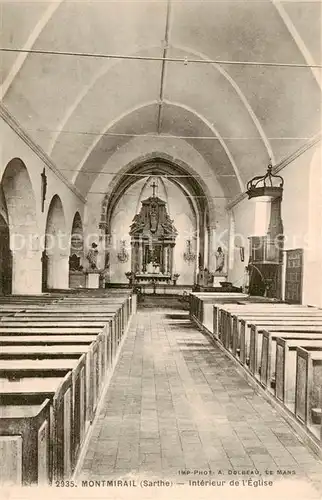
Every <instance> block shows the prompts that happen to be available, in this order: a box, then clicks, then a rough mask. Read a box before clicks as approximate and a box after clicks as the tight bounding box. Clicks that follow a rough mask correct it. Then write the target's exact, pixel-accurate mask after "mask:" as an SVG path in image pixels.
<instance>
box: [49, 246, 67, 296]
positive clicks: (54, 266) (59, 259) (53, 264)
mask: <svg viewBox="0 0 322 500" xmlns="http://www.w3.org/2000/svg"><path fill="white" fill-rule="evenodd" d="M47 286H48V288H51V289H52V288H59V289H62V290H66V289H68V288H69V256H68V255H66V254H65V253H63V252H53V253H48V276H47Z"/></svg>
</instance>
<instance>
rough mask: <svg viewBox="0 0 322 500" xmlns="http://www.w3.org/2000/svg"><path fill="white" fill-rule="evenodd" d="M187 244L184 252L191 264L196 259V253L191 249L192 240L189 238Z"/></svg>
mask: <svg viewBox="0 0 322 500" xmlns="http://www.w3.org/2000/svg"><path fill="white" fill-rule="evenodd" d="M186 246H187V249H186V251H185V252H184V254H183V258H184V260H185V261H186V262H188V264H191V263H192V262H194V261H195V260H196V254H195V253H194V252H193V251H192V249H191V246H192V243H191V240H187V243H186Z"/></svg>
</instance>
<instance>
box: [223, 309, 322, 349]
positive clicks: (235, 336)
mask: <svg viewBox="0 0 322 500" xmlns="http://www.w3.org/2000/svg"><path fill="white" fill-rule="evenodd" d="M270 315H274V316H286V317H288V318H291V317H308V316H314V317H317V318H321V319H322V311H321V310H320V309H315V308H309V307H303V306H288V305H286V306H285V305H284V304H274V305H271V304H260V305H258V304H254V307H253V305H251V306H249V305H248V304H247V305H244V306H236V305H232V306H229V305H228V306H224V307H221V308H220V310H219V312H218V322H219V326H218V329H219V330H220V331H221V338H222V342H223V344H224V346H225V347H226V348H227V349H229V348H231V349H232V352H233V353H234V354H236V350H237V349H238V344H239V336H240V333H239V325H238V321H239V320H241V319H242V318H244V319H247V318H250V319H251V318H254V320H255V318H258V319H261V318H265V317H267V316H270Z"/></svg>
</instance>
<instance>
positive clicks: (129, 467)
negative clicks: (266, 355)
mask: <svg viewBox="0 0 322 500" xmlns="http://www.w3.org/2000/svg"><path fill="white" fill-rule="evenodd" d="M256 469H257V470H258V471H259V473H260V475H261V476H262V479H264V480H268V479H269V480H273V481H274V482H276V481H280V480H283V481H285V480H286V479H287V480H290V479H291V480H292V481H293V484H294V486H295V481H297V480H298V481H301V484H302V486H303V485H304V487H305V488H307V491H306V490H305V493H307V494H306V498H311V496H312V494H313V496H312V498H315V494H316V490H311V486H312V485H314V487H315V488H318V489H320V491H321V482H322V464H321V462H320V461H318V459H317V458H316V457H315V456H314V454H313V453H312V452H311V451H310V450H309V448H307V447H306V446H305V445H303V444H302V443H301V442H300V441H299V439H298V438H297V437H296V435H295V434H294V432H293V431H292V429H291V428H290V426H289V425H288V423H287V422H286V421H285V420H284V419H283V417H282V416H280V415H279V414H278V412H277V411H276V410H275V409H274V408H273V407H272V406H270V404H269V403H268V402H266V401H265V400H264V399H263V398H262V397H261V396H260V395H259V394H257V393H256V392H255V391H254V389H253V388H252V387H251V386H250V385H249V384H248V383H247V382H246V381H245V380H244V379H243V377H242V376H241V375H240V373H238V371H237V370H236V367H235V364H234V363H233V362H232V361H231V360H230V359H229V358H228V357H227V356H226V355H225V354H224V353H223V352H222V351H221V350H220V349H219V347H217V346H213V345H212V344H210V343H209V341H208V339H207V338H206V337H205V336H204V335H203V334H202V333H201V332H199V331H198V330H197V329H196V328H194V326H193V325H192V324H191V322H190V321H189V318H188V313H187V312H186V311H176V310H170V309H169V310H166V309H162V310H160V309H153V310H151V309H146V310H143V311H139V312H138V313H137V315H136V316H135V317H134V318H133V319H132V323H131V326H130V330H129V332H128V335H127V338H126V340H125V343H124V345H123V347H122V353H121V356H120V359H119V361H118V365H117V367H116V370H115V373H114V375H113V377H112V381H111V384H110V387H109V389H108V391H107V394H106V396H105V399H104V402H103V405H102V407H101V411H100V414H99V416H98V419H97V420H96V422H95V425H94V429H93V432H92V435H91V438H90V442H89V446H88V449H87V452H86V455H85V459H84V462H83V465H82V468H81V471H80V474H79V477H78V478H77V479H78V480H81V479H84V480H86V479H87V480H99V479H111V478H122V479H124V478H126V477H127V475H128V477H132V475H133V474H136V475H138V476H139V477H140V478H142V477H145V476H146V477H148V478H149V479H151V480H152V479H170V480H173V481H175V482H176V483H187V482H188V481H189V479H190V480H202V479H203V480H207V479H208V480H209V479H211V480H216V481H219V480H222V479H227V478H228V480H231V479H245V478H246V479H248V477H252V479H253V480H258V479H259V478H260V476H258V474H256V473H253V474H252V471H255V470H256ZM187 470H188V471H190V474H189V475H188V476H186V475H182V471H187ZM209 470H210V471H211V476H210V475H209ZM278 470H282V471H284V475H281V474H278V473H277V471H278ZM234 471H236V472H239V475H238V476H237V475H234ZM221 472H222V474H221ZM205 473H206V475H205ZM264 476H265V477H264ZM309 483H312V484H309ZM257 491H258V490H257ZM312 492H313V493H312ZM318 497H319V495H318V496H317V498H318Z"/></svg>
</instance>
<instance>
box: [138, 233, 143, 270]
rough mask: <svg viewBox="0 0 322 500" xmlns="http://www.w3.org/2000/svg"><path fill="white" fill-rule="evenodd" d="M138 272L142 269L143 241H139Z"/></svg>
mask: <svg viewBox="0 0 322 500" xmlns="http://www.w3.org/2000/svg"><path fill="white" fill-rule="evenodd" d="M138 257H139V273H142V271H143V241H142V240H141V239H140V241H139V256H138Z"/></svg>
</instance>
